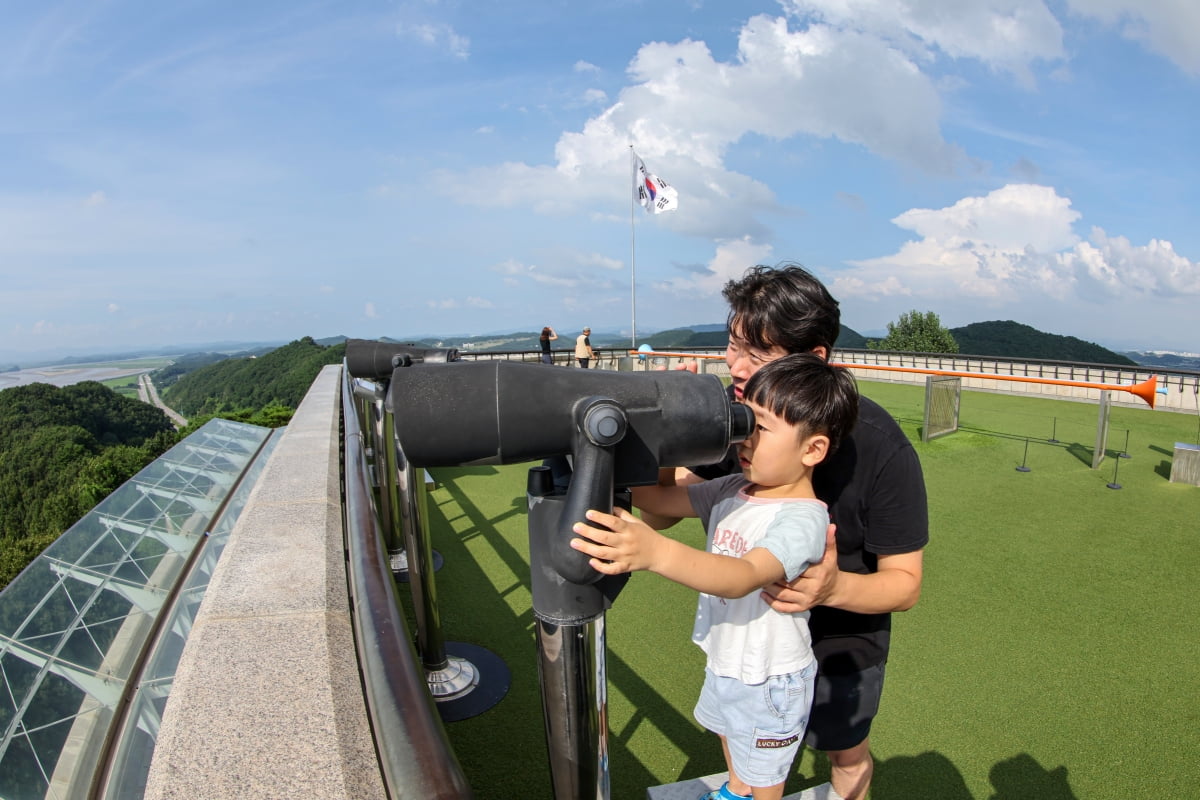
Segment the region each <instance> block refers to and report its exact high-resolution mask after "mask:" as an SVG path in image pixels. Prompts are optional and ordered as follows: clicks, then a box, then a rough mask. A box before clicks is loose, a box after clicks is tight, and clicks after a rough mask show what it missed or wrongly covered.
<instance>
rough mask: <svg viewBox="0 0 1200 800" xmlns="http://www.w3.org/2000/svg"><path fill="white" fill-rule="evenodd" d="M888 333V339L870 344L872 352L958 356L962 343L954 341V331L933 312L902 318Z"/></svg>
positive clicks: (913, 313) (913, 312) (909, 313)
mask: <svg viewBox="0 0 1200 800" xmlns="http://www.w3.org/2000/svg"><path fill="white" fill-rule="evenodd" d="M887 330H888V333H887V336H885V337H884V338H883V339H880V340H878V341H873V342H868V343H867V346H868V347H869V348H871V349H872V350H903V351H905V352H909V353H957V352H958V342H956V341H954V337H953V336H951V335H950V331H948V330H946V328H944V327H943V326H942V321H941V320H940V319H938V315H937V314H935V313H933V312H932V311H926V312H925V313H924V314H922V313H921V312H920V311H909V312H907V313H904V314H901V315H900V319H899V320H897V321H896V322H894V323H892V322H889V323H888V325H887Z"/></svg>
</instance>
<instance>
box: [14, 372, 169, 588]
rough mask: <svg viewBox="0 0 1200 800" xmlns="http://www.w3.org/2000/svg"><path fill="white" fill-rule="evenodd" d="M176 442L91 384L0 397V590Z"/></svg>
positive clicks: (147, 413) (148, 416)
mask: <svg viewBox="0 0 1200 800" xmlns="http://www.w3.org/2000/svg"><path fill="white" fill-rule="evenodd" d="M175 441H176V437H175V431H174V428H173V426H172V425H171V421H170V420H169V419H167V417H166V415H165V414H163V413H162V412H161V411H160V410H158V409H157V408H155V407H153V406H150V405H147V404H145V403H142V402H139V401H138V400H134V399H132V398H128V397H122V396H120V395H118V394H117V393H116V392H113V391H112V390H110V389H108V388H107V387H105V386H103V385H102V384H99V383H96V382H95V381H88V382H85V383H77V384H74V385H72V386H65V387H56V386H51V385H49V384H45V383H32V384H29V385H27V386H16V387H13V388H10V389H5V390H3V391H0V587H3V586H7V585H8V582H9V581H11V580H12V579H13V578H14V577H15V576H16V575H17V573H18V572H20V571H21V569H22V568H24V566H25V565H26V564H27V563H28V562H29V561H30V560H32V559H33V558H34V557H35V556H36V555H37V554H38V553H40V552H41V551H42V550H44V549H45V548H46V547H47V546H48V545H49V544H50V543H51V542H53V541H54V540H55V539H56V538H57V537H58V536H59V535H60V534H61V533H62V532H63V531H64V530H66V529H67V528H69V527H70V526H71V525H73V524H74V523H75V522H76V521H77V520H78V519H79V518H80V517H82V516H83V515H84V514H86V513H87V512H88V511H89V510H91V509H92V507H93V506H95V505H96V504H97V503H98V502H100V501H101V500H102V499H104V498H105V497H107V496H108V495H109V494H110V493H111V492H112V491H113V490H114V489H116V488H117V487H118V486H120V485H121V484H122V483H124V482H125V481H127V480H129V478H131V477H133V476H134V475H136V474H137V473H138V472H139V471H140V470H141V469H142V467H144V466H145V465H146V464H147V463H148V462H149V461H151V460H153V459H154V458H157V457H158V456H159V455H161V454H162V453H163V452H165V451H166V450H167V449H168V448H170V447H171V446H172V445H173V444H174V443H175Z"/></svg>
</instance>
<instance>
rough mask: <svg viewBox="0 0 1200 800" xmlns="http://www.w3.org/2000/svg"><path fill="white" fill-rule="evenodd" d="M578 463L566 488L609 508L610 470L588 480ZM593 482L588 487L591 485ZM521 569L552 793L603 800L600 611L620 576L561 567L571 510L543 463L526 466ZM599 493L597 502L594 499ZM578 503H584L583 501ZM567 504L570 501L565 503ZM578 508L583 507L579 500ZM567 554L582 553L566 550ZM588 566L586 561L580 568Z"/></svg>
mask: <svg viewBox="0 0 1200 800" xmlns="http://www.w3.org/2000/svg"><path fill="white" fill-rule="evenodd" d="M585 462H586V463H584V464H582V465H581V463H580V459H579V458H576V464H575V467H576V470H575V473H574V476H573V479H572V489H571V490H569V491H570V492H574V491H575V490H576V489H577V488H582V487H581V486H580V482H581V481H582V482H585V483H588V484H591V485H590V489H591V490H592V491H591V492H590V493H591V494H592V495H593V496H592V498H591V504H590V507H591V508H600V509H605V510H610V511H611V509H612V492H613V490H612V472H611V462H609V465H608V466H609V471H608V481H607V483H606V482H605V481H604V480H603V478H601V479H600V480H598V481H594V482H593V481H591V480H589V477H591V475H590V473H592V470H591V469H589V468H588V464H590V463H591V462H590V460H585ZM597 483H598V484H599V486H596V485H595V484H597ZM527 491H528V494H527V499H528V502H529V568H530V578H531V583H532V589H533V613H534V617H535V620H536V622H535V633H536V639H537V654H538V677H539V679H540V683H541V690H542V718H543V721H544V722H545V726H546V747H547V751H548V755H549V760H550V781H551V784H552V786H553V796H554V798H555V800H576V798H584V797H587V798H596V800H608V798H609V796H610V795H609V791H610V787H609V773H608V679H607V673H606V663H605V652H606V651H605V632H604V612H605V609H607V608H609V607H610V606H611V605H612V600H613V598H615V597H616V594H617V593H618V592H619V591H620V590H621V588H622V587H623V586H624V585H625V583H626V581H627V580H628V577H629V576H628V575H619V576H599V573H595V572H594V571H593V575H596V576H598V577H599V579H598V580H594V581H593V582H592V583H589V584H579V583H573V582H571V581H569V580H567V579H566V578H564V577H563V576H562V575H561V574H559V568H560V566H561V562H556V560H555V558H554V554H553V553H554V550H555V547H556V546H565V547H567V548H568V549H569V545H568V544H566V542H569V540H570V537H571V536H572V535H573V534H572V533H571V530H570V526H571V522H570V520H572V519H574V516H572V515H570V514H564V509H566V508H567V507H568V505H569V504H568V501H567V496H568V495H567V494H564V493H563V492H562V491H561V490H555V488H554V480H553V477H552V476H551V471H550V468H549V467H545V466H539V467H533V468H532V469H531V470H530V471H529V482H528V490H527ZM600 493H603V495H604V502H594V501H595V500H596V499H597V497H596V495H599V494H600ZM581 502H584V503H587V502H589V501H588V500H586V499H585V500H583V501H581ZM570 505H574V504H570ZM585 507H586V506H585ZM570 552H571V553H572V554H574V555H575V556H582V554H580V553H578V552H576V551H570ZM587 569H588V570H590V569H591V568H590V567H587Z"/></svg>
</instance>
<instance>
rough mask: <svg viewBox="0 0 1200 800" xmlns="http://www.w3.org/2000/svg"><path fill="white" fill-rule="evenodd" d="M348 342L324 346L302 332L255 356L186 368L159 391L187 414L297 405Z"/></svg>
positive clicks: (175, 406) (334, 362) (336, 359)
mask: <svg viewBox="0 0 1200 800" xmlns="http://www.w3.org/2000/svg"><path fill="white" fill-rule="evenodd" d="M345 355H346V344H345V342H341V343H339V344H335V345H331V346H329V347H322V346H321V345H319V344H317V343H316V342H315V341H313V339H312V337H309V336H305V337H304V338H303V339H298V340H296V341H294V342H291V343H290V344H287V345H284V346H283V347H279V348H276V349H275V350H272V351H270V352H269V353H265V354H263V355H261V356H257V357H247V358H239V357H231V358H227V359H224V360H223V361H218V362H217V363H215V364H209V365H208V366H205V367H201V368H199V369H197V370H194V371H192V372H189V373H187V374H186V375H184V376H183V377H181V378H179V380H178V381H177V382H176V383H175V384H174V385H172V386H170V387H169V388H167V390H166V391H165V392H163V393H162V397H163V402H165V403H166V404H167V405H168V406H170V407H171V408H174V409H175V410H176V411H178V412H179V413H181V414H183V415H184V416H186V417H189V418H190V417H193V416H196V415H200V414H221V413H222V412H234V411H243V410H246V409H262V408H265V407H269V406H270V407H278V406H286V407H289V408H293V409H294V408H295V407H296V406H298V405H300V401H301V400H303V399H304V395H305V393H306V392H307V391H308V388H309V387H310V386H311V385H312V382H313V381H314V380H316V377H317V373H318V372H320V371H321V367H323V366H325V365H326V364H340V363H341V361H342V358H343V357H344V356H345Z"/></svg>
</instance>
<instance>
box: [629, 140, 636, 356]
mask: <svg viewBox="0 0 1200 800" xmlns="http://www.w3.org/2000/svg"><path fill="white" fill-rule="evenodd" d="M629 176H630V178H632V180H631V181H630V183H629V186H630V188H631V189H632V188H633V187H634V186H637V154H636V153H635V152H633V145H632V144H631V145H629ZM635 195H636V192H633V191H631V192H630V193H629V309H630V313H631V314H632V315H633V321H632V327H631V329H630V333H629V349H630V350H636V349H637V247H636V240H635V238H634V221H633V217H634V198H635Z"/></svg>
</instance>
